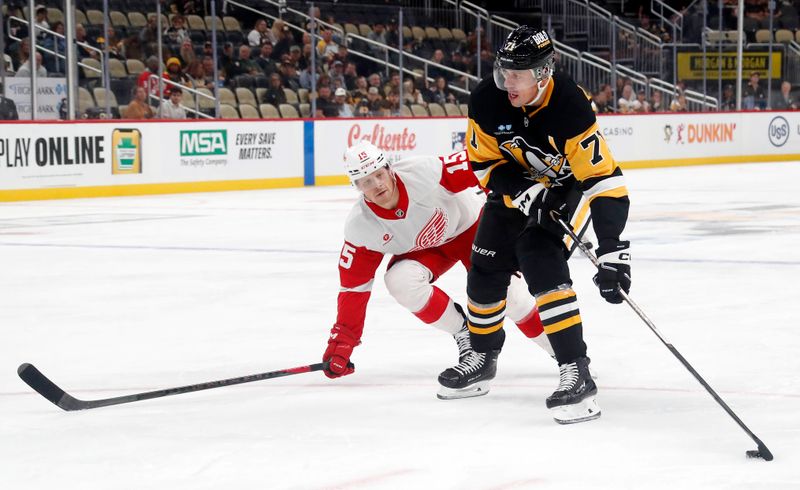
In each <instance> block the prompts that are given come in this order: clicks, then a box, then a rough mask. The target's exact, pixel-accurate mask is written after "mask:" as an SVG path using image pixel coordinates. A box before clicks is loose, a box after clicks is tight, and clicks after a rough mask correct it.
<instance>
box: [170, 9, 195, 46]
mask: <svg viewBox="0 0 800 490" xmlns="http://www.w3.org/2000/svg"><path fill="white" fill-rule="evenodd" d="M164 36H166V38H167V42H169V43H172V44H180V43H182V42H183V40H184V39H185V38H187V37H189V31H187V30H186V19H184V18H183V16H182V15H181V14H175V15H174V16H173V17H172V22H171V25H170V26H169V27H167V28H166V29H164Z"/></svg>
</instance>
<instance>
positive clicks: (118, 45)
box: [92, 26, 124, 60]
mask: <svg viewBox="0 0 800 490" xmlns="http://www.w3.org/2000/svg"><path fill="white" fill-rule="evenodd" d="M106 40H108V56H109V57H110V58H115V59H118V60H119V59H124V58H123V57H122V56H121V55H120V51H121V50H122V42H121V41H120V40H119V39H118V38H117V32H116V31H115V30H114V27H112V26H108V31H107V32H106V36H103V35H100V36H97V38H96V39H95V40H94V42H93V43H92V44H93V45H94V47H96V48H97V49H99V50H100V51H103V52H105V43H106Z"/></svg>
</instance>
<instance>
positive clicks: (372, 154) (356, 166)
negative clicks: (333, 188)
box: [344, 141, 389, 185]
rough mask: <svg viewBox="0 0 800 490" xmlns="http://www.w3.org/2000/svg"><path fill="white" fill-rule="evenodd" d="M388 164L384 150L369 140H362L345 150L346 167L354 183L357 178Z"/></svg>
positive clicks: (370, 173)
mask: <svg viewBox="0 0 800 490" xmlns="http://www.w3.org/2000/svg"><path fill="white" fill-rule="evenodd" d="M388 166H389V160H387V159H386V157H385V156H384V154H383V152H382V151H381V150H380V149H379V148H378V147H377V146H375V145H373V144H372V143H370V142H368V141H360V142H358V143H356V144H355V145H353V146H351V147H350V148H348V149H347V150H346V151H345V152H344V168H345V170H347V176H348V177H350V183H351V184H353V185H356V181H357V180H359V179H363V178H364V177H367V176H369V175H372V174H373V173H375V172H377V171H378V170H380V169H382V168H384V167H388Z"/></svg>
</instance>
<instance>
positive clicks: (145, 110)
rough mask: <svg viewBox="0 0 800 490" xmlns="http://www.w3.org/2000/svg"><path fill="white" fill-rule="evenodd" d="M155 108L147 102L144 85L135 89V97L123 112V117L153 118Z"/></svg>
mask: <svg viewBox="0 0 800 490" xmlns="http://www.w3.org/2000/svg"><path fill="white" fill-rule="evenodd" d="M153 116H154V114H153V109H152V108H151V107H150V105H149V104H148V103H147V92H146V91H145V89H144V87H135V88H134V89H133V99H132V100H131V102H130V103H129V104H128V108H127V109H125V112H124V113H123V114H122V118H123V119H152V118H153Z"/></svg>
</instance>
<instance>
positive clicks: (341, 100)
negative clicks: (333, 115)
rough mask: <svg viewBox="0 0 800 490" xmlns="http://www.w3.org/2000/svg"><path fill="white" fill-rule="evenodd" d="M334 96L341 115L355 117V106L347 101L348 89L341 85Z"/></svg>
mask: <svg viewBox="0 0 800 490" xmlns="http://www.w3.org/2000/svg"><path fill="white" fill-rule="evenodd" d="M334 97H335V98H334V102H335V104H336V107H337V109H338V110H339V117H353V116H354V114H353V106H352V105H350V104H349V103H348V102H347V90H345V89H343V88H341V87H339V88H337V89H336V92H335V93H334Z"/></svg>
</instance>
